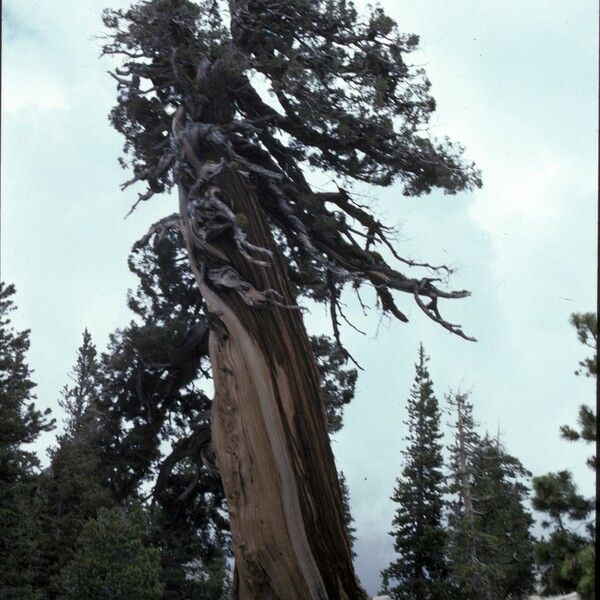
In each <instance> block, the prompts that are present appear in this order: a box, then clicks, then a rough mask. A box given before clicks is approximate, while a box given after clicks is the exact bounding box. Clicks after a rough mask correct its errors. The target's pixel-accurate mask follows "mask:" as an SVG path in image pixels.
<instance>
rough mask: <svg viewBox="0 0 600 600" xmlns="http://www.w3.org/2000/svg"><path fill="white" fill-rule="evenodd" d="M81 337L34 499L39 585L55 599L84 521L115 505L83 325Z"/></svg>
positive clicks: (95, 371) (95, 366) (93, 362)
mask: <svg viewBox="0 0 600 600" xmlns="http://www.w3.org/2000/svg"><path fill="white" fill-rule="evenodd" d="M82 337H83V339H82V344H81V346H80V347H79V349H78V351H77V357H76V360H75V364H74V366H73V369H72V371H71V373H70V378H71V384H69V385H65V386H64V388H63V390H62V393H61V398H60V399H59V401H58V403H59V405H60V406H61V407H62V408H63V410H64V411H65V423H64V430H63V432H62V433H61V434H60V435H59V436H58V437H57V441H56V445H55V446H54V447H52V448H50V449H49V452H48V454H49V456H50V464H49V466H48V467H47V468H46V469H45V470H44V472H43V473H42V475H41V477H40V485H39V492H38V495H37V502H36V511H37V514H38V516H39V519H40V521H41V524H42V533H41V535H40V540H39V544H40V550H41V553H42V554H43V561H42V568H41V570H40V576H39V577H40V585H41V587H42V588H43V589H44V590H45V592H46V594H47V597H48V598H50V599H53V598H57V595H58V593H59V592H58V588H57V585H58V577H59V573H60V571H61V569H62V568H63V567H64V566H65V564H66V563H67V562H68V561H69V560H71V559H72V557H73V554H74V553H75V545H76V540H77V539H78V537H79V535H80V533H81V531H82V529H83V527H84V525H85V523H86V522H88V521H89V520H90V519H94V518H95V517H96V516H97V514H98V511H99V510H100V509H101V508H110V507H113V506H115V504H116V499H115V498H114V495H113V494H112V493H111V490H110V489H109V487H108V477H107V474H106V472H105V471H103V470H102V468H101V467H102V466H101V464H100V459H99V442H100V435H101V432H102V414H101V412H100V408H99V407H100V404H99V401H100V396H101V379H100V372H99V368H100V365H99V362H98V357H97V351H96V348H95V346H94V344H93V342H92V338H91V335H90V333H89V332H88V330H87V329H86V330H85V331H84V332H83V336H82Z"/></svg>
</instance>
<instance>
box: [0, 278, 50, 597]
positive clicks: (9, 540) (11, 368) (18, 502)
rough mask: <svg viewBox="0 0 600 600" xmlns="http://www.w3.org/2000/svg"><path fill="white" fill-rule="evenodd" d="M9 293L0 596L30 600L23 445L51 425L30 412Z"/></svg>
mask: <svg viewBox="0 0 600 600" xmlns="http://www.w3.org/2000/svg"><path fill="white" fill-rule="evenodd" d="M14 294H15V288H14V286H13V285H6V284H4V283H2V282H0V531H1V532H2V533H1V534H0V556H1V557H2V558H1V559H0V597H1V598H3V599H6V600H22V599H23V598H31V599H32V600H35V599H36V598H39V597H40V591H39V589H38V587H37V577H38V569H39V561H40V554H39V550H38V548H37V544H36V541H37V537H38V535H39V523H38V522H37V520H36V519H35V516H34V511H33V498H34V495H35V491H36V487H37V478H38V472H39V471H38V470H39V466H40V463H39V460H38V458H37V456H36V455H35V453H34V452H32V451H31V450H30V449H28V445H29V444H31V443H33V442H35V441H36V440H37V439H38V437H39V435H40V434H41V433H42V432H47V431H50V430H51V429H52V428H53V426H54V422H53V420H50V419H49V417H48V415H49V412H50V411H49V410H46V411H43V412H42V411H40V410H38V409H37V408H36V407H35V399H36V397H35V395H34V393H33V388H34V387H35V384H34V383H33V381H32V380H31V373H32V372H31V369H30V368H29V366H28V364H27V362H26V354H27V351H28V350H29V344H30V342H29V331H28V330H25V331H15V330H14V328H13V327H12V326H11V320H10V314H11V312H12V311H14V310H15V306H14V303H13V300H12V296H13V295H14Z"/></svg>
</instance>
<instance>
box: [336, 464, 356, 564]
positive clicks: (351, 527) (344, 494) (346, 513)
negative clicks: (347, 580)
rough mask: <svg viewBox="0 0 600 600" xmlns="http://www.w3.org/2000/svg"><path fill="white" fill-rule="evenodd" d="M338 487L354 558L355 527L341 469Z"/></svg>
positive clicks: (348, 493)
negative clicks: (340, 491) (340, 492)
mask: <svg viewBox="0 0 600 600" xmlns="http://www.w3.org/2000/svg"><path fill="white" fill-rule="evenodd" d="M340 489H341V490H342V499H343V501H344V522H345V523H346V529H347V531H348V540H349V542H350V549H351V550H352V558H356V552H355V549H354V544H355V543H356V528H355V527H354V525H353V523H354V517H353V516H352V510H351V508H350V490H349V489H348V483H347V481H346V477H345V476H344V472H343V471H340Z"/></svg>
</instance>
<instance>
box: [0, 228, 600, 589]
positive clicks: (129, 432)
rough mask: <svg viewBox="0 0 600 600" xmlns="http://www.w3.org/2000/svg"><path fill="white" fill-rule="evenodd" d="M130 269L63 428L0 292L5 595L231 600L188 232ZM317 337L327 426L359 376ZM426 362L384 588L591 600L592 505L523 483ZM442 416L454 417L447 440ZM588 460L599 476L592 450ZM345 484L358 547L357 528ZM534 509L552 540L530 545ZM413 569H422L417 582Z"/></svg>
mask: <svg viewBox="0 0 600 600" xmlns="http://www.w3.org/2000/svg"><path fill="white" fill-rule="evenodd" d="M129 264H130V268H131V269H132V271H133V272H134V273H135V274H136V276H137V277H138V278H139V286H138V288H137V289H136V290H133V291H132V292H130V293H129V307H130V308H131V310H132V312H133V314H134V318H133V319H132V321H131V322H130V323H129V325H128V326H126V327H124V328H122V329H119V330H117V331H115V333H114V334H113V335H112V336H111V341H110V344H109V346H108V347H107V348H106V349H105V350H104V351H103V352H98V350H97V348H96V347H95V345H94V343H93V341H92V339H91V336H90V334H89V333H88V331H87V330H85V331H84V332H83V334H82V344H81V347H80V348H79V351H78V353H77V356H76V357H75V361H74V365H73V370H72V372H71V373H70V374H69V379H68V381H67V383H66V384H65V387H64V389H63V391H62V394H61V398H60V399H59V400H58V402H59V404H60V406H61V407H62V408H63V410H64V411H65V414H66V415H67V416H66V419H65V421H64V422H63V423H56V422H55V420H54V419H53V418H52V416H51V414H50V413H49V411H46V412H45V413H41V412H40V411H38V410H37V409H36V407H35V400H36V396H35V383H34V381H33V380H32V375H31V372H30V369H29V367H28V364H27V350H28V347H29V331H27V330H26V331H15V330H14V329H13V328H12V326H11V320H10V315H11V312H12V311H13V310H15V308H16V307H15V305H14V302H15V289H14V287H13V286H11V285H6V284H2V288H1V294H0V300H1V303H0V311H1V320H0V374H1V379H0V386H1V387H0V395H1V397H2V399H3V401H2V403H1V405H0V430H1V431H2V433H3V435H2V437H1V438H0V439H1V440H2V445H1V447H0V475H1V479H0V484H1V488H0V515H1V520H0V524H1V525H2V531H3V536H2V540H1V547H0V548H1V551H2V556H3V557H5V560H4V561H3V564H2V567H1V568H0V569H1V570H0V586H1V587H0V590H1V592H2V598H7V599H11V600H12V599H15V600H17V599H24V598H32V599H38V598H39V599H40V600H42V599H43V600H46V599H54V598H56V599H65V600H66V599H70V600H76V599H79V598H83V597H86V598H89V599H90V600H103V599H105V598H108V597H110V598H118V599H123V600H133V599H136V598H140V597H144V598H149V599H156V600H158V599H165V600H166V599H169V600H171V599H172V600H188V599H189V600H192V599H197V598H205V599H206V600H225V599H227V598H230V597H231V593H232V574H231V557H232V553H231V548H230V532H229V527H228V520H227V507H226V502H225V501H224V497H223V490H222V487H221V484H220V481H219V477H218V471H217V470H216V468H215V465H214V457H212V456H210V454H208V453H207V451H208V452H210V448H209V445H208V444H207V440H208V439H209V435H208V427H209V419H208V414H209V409H210V399H209V397H208V396H207V395H206V391H205V390H203V389H202V388H201V387H200V386H199V385H198V383H199V378H200V375H201V371H202V370H205V369H208V368H209V367H208V366H207V365H206V364H203V362H202V361H201V360H199V358H198V356H197V355H196V359H195V360H190V359H189V357H190V349H191V348H193V345H194V339H195V334H197V332H196V330H195V327H196V326H197V316H198V315H197V310H196V309H197V306H198V303H199V296H198V294H197V292H196V290H195V288H194V286H193V282H192V281H191V278H190V276H189V273H188V271H187V269H186V268H185V256H184V255H183V254H182V247H181V239H180V237H179V236H177V235H166V236H164V237H162V238H161V239H160V240H157V243H156V244H155V246H154V247H153V248H147V249H144V250H138V251H136V252H134V253H133V254H132V255H131V257H130V261H129ZM571 322H572V324H573V326H574V328H575V334H576V335H577V336H578V338H579V340H580V341H581V343H582V344H584V345H585V346H586V347H588V348H589V349H590V350H591V352H592V354H591V355H590V356H586V357H585V358H583V359H582V361H581V363H580V365H579V368H578V369H577V371H576V375H578V376H587V377H596V376H597V345H596V344H597V337H596V335H597V334H596V332H597V321H596V315H595V314H593V313H585V314H573V315H572V317H571ZM196 338H197V335H196ZM312 344H313V347H314V348H315V351H316V353H317V356H318V357H319V368H320V372H321V377H322V381H323V400H324V402H325V405H326V407H327V416H328V422H329V431H330V432H331V433H334V432H336V431H338V430H339V429H340V428H341V427H342V426H343V409H344V406H345V405H347V404H348V403H349V402H350V401H351V400H352V398H353V397H354V386H355V382H356V378H357V370H356V369H355V368H351V367H348V364H347V363H348V359H347V357H344V356H343V355H342V354H341V353H340V352H339V351H338V350H337V349H336V347H335V345H334V344H333V343H332V341H331V340H330V339H329V338H327V337H313V338H312ZM191 355H192V356H193V355H194V354H193V352H192V353H191ZM428 360H429V359H428V357H427V355H426V354H425V350H424V348H423V346H421V347H420V348H419V350H418V358H417V362H416V365H415V380H414V383H413V386H412V388H411V390H410V394H409V396H408V399H407V401H406V409H407V410H406V414H407V424H408V427H409V435H408V436H407V438H406V439H405V440H404V444H403V446H404V449H403V451H402V455H403V460H402V465H403V468H402V469H401V472H400V473H399V476H398V479H397V481H396V487H395V489H394V490H393V500H394V502H396V503H398V509H397V512H396V515H395V517H394V520H393V522H392V523H391V524H390V527H391V531H390V534H391V535H392V536H393V540H394V550H395V552H396V554H397V559H396V560H395V561H394V562H392V563H391V564H390V565H388V566H385V565H381V567H382V577H383V584H382V590H381V591H382V593H383V592H385V593H387V594H390V596H391V597H392V598H398V599H399V598H418V597H421V598H465V599H466V600H468V599H470V598H474V597H482V596H479V593H480V592H481V590H485V595H484V596H483V597H485V598H489V599H493V600H503V599H506V598H525V597H527V596H528V595H529V594H531V593H532V592H533V591H534V590H535V589H537V590H539V591H540V592H541V593H542V594H543V595H557V594H561V593H569V592H571V591H574V590H577V591H578V593H579V594H580V596H581V598H582V599H584V600H589V599H591V598H594V584H595V572H594V559H595V551H594V539H595V527H594V512H593V507H594V499H590V498H584V497H583V496H582V495H580V494H579V493H578V491H577V486H576V484H575V483H574V481H573V480H572V477H571V474H570V473H569V471H568V469H565V468H564V465H560V464H557V471H556V472H551V473H547V474H544V475H538V476H535V477H533V478H532V477H531V473H529V472H528V471H527V469H526V467H525V466H523V465H522V464H521V463H520V461H519V460H518V458H516V457H514V456H511V455H510V453H509V451H508V449H507V448H506V447H505V446H504V444H503V442H502V439H501V437H500V435H499V434H496V435H494V434H492V433H490V432H487V431H485V429H484V428H483V427H481V426H478V424H477V421H476V417H475V416H474V414H473V410H474V409H473V404H474V403H475V405H476V399H474V400H472V399H471V398H470V397H469V394H468V393H465V392H460V391H457V392H452V391H450V392H448V394H446V395H445V398H444V401H443V402H441V403H440V402H439V401H438V400H437V398H436V396H435V394H434V390H433V383H432V381H431V378H430V375H429V371H428ZM399 401H401V400H400V399H399ZM445 417H446V418H450V420H451V421H452V424H451V425H452V426H451V430H450V433H451V438H452V439H451V442H450V444H449V446H448V447H447V448H444V444H443V437H444V435H443V433H444V429H445V427H444V418H445ZM51 430H56V431H58V432H59V433H58V435H57V438H56V442H55V443H54V444H53V445H52V446H51V447H50V448H48V449H47V455H48V456H47V461H49V462H48V466H45V467H43V468H42V467H40V464H41V461H40V457H39V456H36V454H35V453H34V452H32V451H31V444H32V443H33V442H34V441H35V440H36V439H37V437H38V436H39V434H40V433H41V432H43V431H51ZM558 435H559V432H557V437H558ZM560 435H561V436H562V437H563V438H565V439H567V440H572V441H574V442H580V443H581V442H583V443H589V444H592V445H593V444H595V442H596V439H597V432H596V416H595V412H594V411H593V408H592V407H591V405H582V406H580V408H579V413H578V415H577V425H576V426H570V425H565V426H563V427H561V430H560ZM588 464H589V467H590V468H591V469H593V470H594V473H595V472H596V468H597V459H596V457H595V456H590V458H589V460H588ZM339 476H340V484H341V486H342V490H343V494H344V506H345V521H346V526H347V528H348V533H349V536H350V539H351V540H352V541H354V540H355V539H356V536H357V535H360V532H357V531H356V530H355V528H354V526H353V519H352V511H351V506H352V502H351V496H350V491H349V490H348V487H347V485H346V483H345V480H344V476H343V473H340V474H339ZM390 491H391V490H390ZM532 508H534V509H535V511H536V513H535V515H536V517H537V519H538V521H539V522H540V523H541V525H542V527H543V528H544V530H545V532H544V534H543V535H542V536H541V537H540V538H538V539H535V538H534V536H533V533H532V528H533V525H534V513H533V512H532ZM419 572H426V573H427V574H428V576H427V577H426V578H425V579H423V578H421V577H415V575H414V574H415V573H419Z"/></svg>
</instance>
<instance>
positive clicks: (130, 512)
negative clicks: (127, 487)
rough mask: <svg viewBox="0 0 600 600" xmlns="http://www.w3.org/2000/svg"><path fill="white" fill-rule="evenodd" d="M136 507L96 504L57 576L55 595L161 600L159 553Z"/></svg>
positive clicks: (66, 599)
mask: <svg viewBox="0 0 600 600" xmlns="http://www.w3.org/2000/svg"><path fill="white" fill-rule="evenodd" d="M146 529H147V523H146V516H145V513H144V511H143V510H142V509H141V508H140V507H135V506H130V507H128V508H127V509H125V508H119V507H114V508H112V509H110V510H109V509H101V510H100V511H99V512H98V515H97V517H96V518H94V519H90V520H88V521H87V522H86V523H85V525H84V526H83V528H82V530H81V532H80V534H79V536H78V540H77V547H76V551H75V553H74V555H73V556H72V558H71V559H70V561H69V562H68V563H67V564H66V565H65V567H64V568H63V569H62V570H61V573H60V576H59V578H58V582H57V585H58V588H59V590H60V594H59V596H58V599H59V600H82V599H86V600H108V599H109V598H110V600H140V599H141V598H143V599H144V600H163V598H164V596H163V592H164V586H163V584H162V583H161V571H160V556H159V552H158V550H157V549H155V548H151V547H150V545H149V543H148V541H147V539H146Z"/></svg>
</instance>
